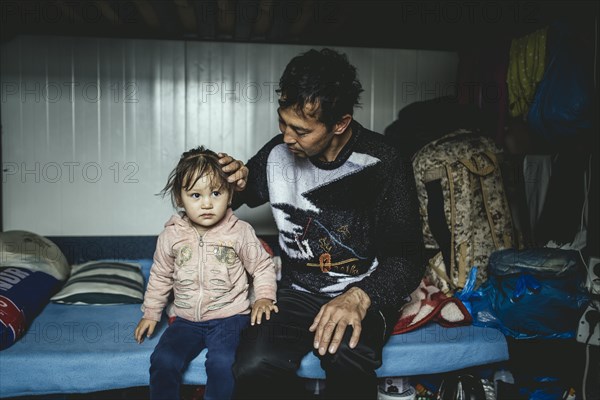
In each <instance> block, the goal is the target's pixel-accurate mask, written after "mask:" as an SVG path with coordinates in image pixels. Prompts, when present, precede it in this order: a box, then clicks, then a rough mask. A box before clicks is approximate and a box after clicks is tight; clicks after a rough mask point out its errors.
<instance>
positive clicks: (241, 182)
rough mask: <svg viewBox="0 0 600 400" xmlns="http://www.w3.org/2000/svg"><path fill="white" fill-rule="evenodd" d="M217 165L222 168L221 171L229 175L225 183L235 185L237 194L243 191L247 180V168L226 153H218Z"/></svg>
mask: <svg viewBox="0 0 600 400" xmlns="http://www.w3.org/2000/svg"><path fill="white" fill-rule="evenodd" d="M219 164H221V165H222V166H223V171H224V172H226V173H228V174H229V177H228V178H227V181H228V182H230V183H232V182H235V183H236V185H235V190H237V191H238V192H239V191H242V190H244V188H245V187H246V181H247V180H248V167H246V166H245V165H244V163H243V162H241V161H240V160H236V159H235V158H233V157H231V156H230V155H228V154H227V153H219Z"/></svg>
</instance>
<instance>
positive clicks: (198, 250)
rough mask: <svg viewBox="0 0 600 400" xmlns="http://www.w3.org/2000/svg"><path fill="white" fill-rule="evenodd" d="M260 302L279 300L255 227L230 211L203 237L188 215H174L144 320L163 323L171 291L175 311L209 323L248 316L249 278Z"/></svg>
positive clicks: (162, 241) (161, 243) (162, 239)
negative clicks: (164, 311)
mask: <svg viewBox="0 0 600 400" xmlns="http://www.w3.org/2000/svg"><path fill="white" fill-rule="evenodd" d="M246 271H247V272H248V273H249V274H250V275H251V276H252V278H253V286H254V292H255V294H256V298H257V299H263V298H267V299H271V300H273V301H275V300H276V298H275V291H276V289H277V284H276V281H275V265H274V264H273V261H272V260H271V257H270V256H269V254H268V253H267V252H266V251H265V250H264V248H263V247H262V245H261V243H260V242H259V240H258V238H257V237H256V234H255V233H254V229H253V228H252V227H251V226H250V224H248V223H247V222H244V221H241V220H240V219H238V218H237V217H236V216H235V215H234V214H233V211H232V210H231V209H228V210H227V214H226V215H225V217H224V218H223V219H222V220H221V221H220V222H219V223H218V224H217V225H215V226H214V227H213V228H211V229H210V230H209V231H208V232H206V233H205V234H204V236H203V237H200V235H199V234H198V232H197V231H196V230H195V229H194V227H193V226H192V224H191V223H190V221H189V219H188V218H187V216H185V214H184V215H183V216H180V215H173V216H172V217H171V218H170V219H169V221H168V222H167V223H166V224H165V229H164V230H163V231H162V233H161V234H160V235H159V236H158V243H157V244H156V251H155V253H154V263H153V264H152V269H151V270H150V279H149V280H148V287H147V289H146V295H145V296H144V304H143V306H142V310H143V311H144V318H147V319H151V320H154V321H160V317H161V314H162V311H163V309H164V308H165V306H166V305H167V300H168V297H169V294H170V292H171V290H173V292H174V301H173V304H172V309H170V310H169V311H170V314H171V312H172V313H173V314H174V315H176V316H178V317H181V318H184V319H187V320H189V321H196V322H197V321H206V320H210V319H216V318H225V317H230V316H232V315H236V314H247V313H249V312H250V310H249V308H250V300H249V299H248V277H247V274H246Z"/></svg>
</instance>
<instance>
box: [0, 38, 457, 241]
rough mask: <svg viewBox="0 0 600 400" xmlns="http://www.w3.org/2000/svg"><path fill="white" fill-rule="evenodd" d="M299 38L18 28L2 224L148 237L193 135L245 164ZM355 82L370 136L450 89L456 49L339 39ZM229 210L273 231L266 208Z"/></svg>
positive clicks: (156, 228)
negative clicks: (130, 35) (166, 37)
mask: <svg viewBox="0 0 600 400" xmlns="http://www.w3.org/2000/svg"><path fill="white" fill-rule="evenodd" d="M309 48H310V47H308V46H293V45H266V44H238V43H213V42H181V41H158V40H154V41H151V40H125V39H123V40H119V39H98V38H84V39H77V38H61V37H48V38H46V37H33V36H23V37H19V38H17V39H15V40H13V41H11V42H9V43H5V44H3V45H2V48H1V56H2V60H1V63H2V64H1V67H2V71H1V73H2V76H1V86H2V93H1V96H2V103H1V105H2V125H3V135H2V162H3V169H4V171H5V172H4V175H3V181H2V185H3V187H2V192H3V207H4V208H3V210H2V212H3V219H4V229H5V230H11V229H25V230H30V231H34V232H38V233H40V234H43V235H154V234H157V233H159V232H160V230H161V229H162V225H163V223H164V221H165V220H166V219H167V218H168V216H169V215H170V214H171V213H172V212H173V209H172V207H171V205H170V199H168V198H165V199H161V198H160V197H159V196H155V194H156V193H158V192H159V191H160V190H161V189H162V187H163V186H164V184H165V182H166V179H167V176H168V174H169V172H170V171H171V169H172V168H173V167H174V166H175V165H176V163H177V161H178V159H179V157H180V155H181V153H182V152H183V151H185V150H187V149H189V148H192V147H195V146H198V145H200V144H203V145H205V146H207V147H209V148H212V149H213V150H215V151H223V152H227V153H229V154H232V155H234V156H235V157H237V158H240V159H243V160H247V159H248V158H249V157H250V156H252V155H253V154H254V153H255V152H256V151H257V150H258V149H259V148H260V147H262V145H263V144H264V143H266V142H267V141H268V140H269V139H270V138H271V137H273V135H275V134H277V133H278V130H277V114H276V109H277V97H276V94H275V93H274V90H275V89H276V87H277V83H278V81H279V77H280V75H281V73H282V72H283V69H284V68H285V66H286V65H287V63H288V62H289V60H290V59H291V58H292V57H294V56H296V55H297V54H299V53H300V52H303V51H306V50H308V49H309ZM338 50H341V51H343V52H345V53H346V54H347V55H348V57H349V59H350V61H351V62H352V63H353V64H354V65H355V66H356V67H357V69H358V73H359V78H360V80H361V82H362V84H363V87H364V89H365V91H364V93H363V95H362V100H361V102H362V107H361V108H359V109H357V111H356V113H355V118H356V119H357V120H358V121H359V122H361V123H362V124H363V125H364V126H366V127H368V128H370V129H373V130H375V131H379V132H383V130H384V128H385V127H386V126H387V125H389V124H390V123H391V122H392V121H393V120H394V119H395V116H396V114H397V112H398V110H399V109H401V108H402V107H404V106H405V105H407V104H409V103H412V102H414V101H418V100H425V99H430V98H433V97H437V96H442V95H446V94H452V93H450V92H449V91H451V90H452V88H453V85H454V80H455V75H456V67H457V62H458V57H457V55H456V54H455V53H450V52H436V51H417V50H391V49H367V48H338ZM238 215H239V216H240V217H242V218H244V219H246V220H249V221H250V222H251V223H253V224H254V226H255V228H256V229H257V231H258V232H259V233H274V227H273V225H272V220H271V216H270V210H269V208H268V206H263V207H260V208H259V209H255V210H249V209H247V208H242V209H240V210H239V212H238Z"/></svg>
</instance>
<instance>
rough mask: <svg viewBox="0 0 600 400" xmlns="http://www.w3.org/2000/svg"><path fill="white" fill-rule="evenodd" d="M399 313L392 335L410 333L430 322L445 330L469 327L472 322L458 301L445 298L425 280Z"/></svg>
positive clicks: (452, 298) (454, 298)
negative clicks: (462, 326) (455, 327)
mask: <svg viewBox="0 0 600 400" xmlns="http://www.w3.org/2000/svg"><path fill="white" fill-rule="evenodd" d="M400 311H401V314H400V319H399V320H398V322H397V323H396V325H395V326H394V330H393V332H392V334H393V335H397V334H399V333H405V332H410V331H412V330H415V329H417V328H418V327H420V326H422V325H424V324H426V323H427V322H429V321H432V320H433V321H435V322H437V323H438V324H440V325H442V326H444V327H446V328H450V327H453V326H461V325H469V324H470V323H471V322H472V321H473V318H471V315H470V314H469V312H468V311H467V309H466V308H465V306H464V305H463V303H462V302H461V301H460V300H459V299H457V298H456V297H448V296H446V295H445V294H444V293H443V292H441V291H440V289H438V288H437V287H436V286H434V285H431V284H429V283H427V282H426V281H425V280H422V281H421V283H420V284H419V287H418V288H416V289H415V291H414V292H412V293H411V295H410V301H409V302H408V303H406V304H405V305H404V306H403V307H402V309H401V310H400Z"/></svg>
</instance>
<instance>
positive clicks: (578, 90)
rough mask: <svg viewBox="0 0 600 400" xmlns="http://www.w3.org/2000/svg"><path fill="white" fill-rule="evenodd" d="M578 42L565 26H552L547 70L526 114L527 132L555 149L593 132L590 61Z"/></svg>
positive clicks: (558, 24) (592, 84)
mask: <svg viewBox="0 0 600 400" xmlns="http://www.w3.org/2000/svg"><path fill="white" fill-rule="evenodd" d="M578 40H579V39H578V38H576V37H575V36H574V35H573V34H572V33H571V32H570V28H569V26H568V25H567V24H560V23H555V24H554V25H553V26H551V28H550V35H549V37H548V50H549V57H548V62H547V66H546V70H545V72H544V77H543V78H542V80H541V81H540V82H539V84H538V87H537V89H536V93H535V96H534V98H533V101H532V103H531V106H530V107H529V112H528V114H527V123H528V125H529V128H530V129H531V130H532V131H533V132H535V133H536V134H537V135H538V136H540V137H543V138H544V139H546V140H548V141H549V142H551V143H554V144H557V145H560V144H561V143H565V142H575V141H577V140H579V138H581V137H582V136H583V135H584V134H589V133H591V131H592V125H593V98H594V97H593V96H594V94H593V88H594V83H593V80H592V78H593V76H594V75H593V71H591V70H590V69H589V67H588V65H592V62H591V61H592V60H586V59H585V53H583V51H582V50H581V46H578V45H577V42H578Z"/></svg>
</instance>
